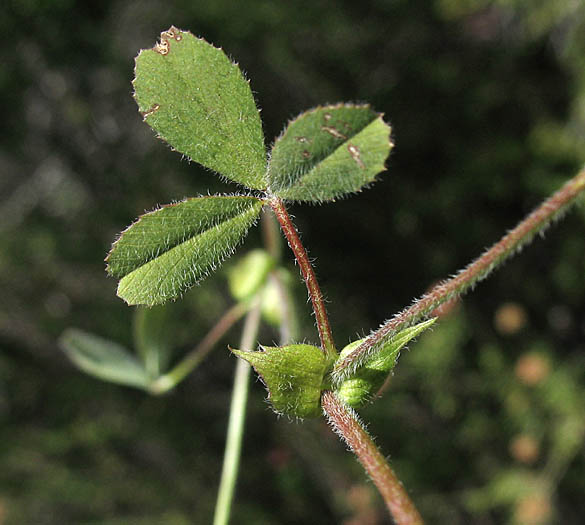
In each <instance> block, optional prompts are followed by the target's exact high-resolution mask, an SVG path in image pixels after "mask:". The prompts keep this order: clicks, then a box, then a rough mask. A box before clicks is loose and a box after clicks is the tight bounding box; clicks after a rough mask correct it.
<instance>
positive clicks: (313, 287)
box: [268, 197, 337, 359]
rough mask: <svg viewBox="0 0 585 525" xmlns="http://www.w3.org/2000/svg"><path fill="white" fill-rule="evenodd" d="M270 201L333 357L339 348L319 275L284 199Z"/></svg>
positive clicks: (323, 341)
mask: <svg viewBox="0 0 585 525" xmlns="http://www.w3.org/2000/svg"><path fill="white" fill-rule="evenodd" d="M268 203H269V204H270V206H271V208H272V210H273V211H274V214H275V215H276V218H277V219H278V222H279V223H280V227H281V228H282V232H283V233H284V236H285V237H286V239H287V241H288V244H289V246H290V248H291V250H292V251H293V253H294V256H295V259H296V260H297V264H298V265H299V268H300V270H301V275H302V276H303V280H304V281H305V285H306V286H307V290H308V292H309V297H310V299H311V303H312V305H313V311H314V312H315V321H316V323H317V330H318V331H319V339H320V341H321V349H322V350H323V353H324V354H325V355H326V356H327V357H328V358H330V359H333V358H335V356H336V355H337V350H336V349H335V343H334V342H333V335H332V333H331V326H330V324H329V317H328V316H327V309H326V308H325V300H324V298H323V294H322V293H321V289H320V288H319V283H318V282H317V277H316V276H315V272H314V271H313V266H312V265H311V261H309V256H308V255H307V252H306V250H305V248H304V246H303V243H302V242H301V239H300V238H299V234H298V232H297V230H296V228H295V226H294V224H293V222H292V220H291V218H290V215H289V214H288V212H287V211H286V207H285V206H284V203H283V202H282V200H281V199H279V198H278V197H272V198H271V199H270V200H269V201H268Z"/></svg>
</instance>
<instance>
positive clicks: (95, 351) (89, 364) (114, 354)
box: [59, 328, 150, 389]
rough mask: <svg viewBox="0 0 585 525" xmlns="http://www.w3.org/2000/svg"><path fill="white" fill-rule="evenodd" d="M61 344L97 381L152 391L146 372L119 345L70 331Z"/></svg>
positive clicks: (63, 336)
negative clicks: (149, 387)
mask: <svg viewBox="0 0 585 525" xmlns="http://www.w3.org/2000/svg"><path fill="white" fill-rule="evenodd" d="M59 344H60V346H61V347H62V348H63V350H64V351H65V353H66V354H67V356H68V357H69V359H71V361H73V363H74V364H75V365H77V366H78V367H79V368H81V370H83V371H84V372H86V373H88V374H90V375H92V376H94V377H97V378H99V379H103V380H105V381H110V382H111V383H119V384H122V385H128V386H134V387H138V388H143V389H146V388H148V384H149V382H150V376H149V375H148V373H147V372H146V370H145V368H144V367H143V366H142V364H141V363H140V361H138V359H136V357H134V355H132V354H131V353H130V352H129V351H128V350H126V349H125V348H124V347H123V346H120V345H119V344H116V343H114V342H112V341H109V340H107V339H103V338H101V337H98V336H97V335H93V334H89V333H87V332H84V331H82V330H77V329H75V328H70V329H68V330H66V331H65V332H64V333H63V335H62V336H61V338H60V340H59Z"/></svg>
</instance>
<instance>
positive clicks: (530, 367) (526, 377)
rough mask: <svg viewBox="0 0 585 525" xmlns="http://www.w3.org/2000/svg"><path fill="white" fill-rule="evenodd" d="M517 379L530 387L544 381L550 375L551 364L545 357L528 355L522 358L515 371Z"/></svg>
mask: <svg viewBox="0 0 585 525" xmlns="http://www.w3.org/2000/svg"><path fill="white" fill-rule="evenodd" d="M514 372H515V373H516V377H517V378H518V379H519V380H520V381H521V382H522V383H524V384H526V385H529V386H534V385H537V384H538V383H541V382H542V381H544V380H545V379H546V378H547V377H548V375H549V373H550V363H549V362H548V359H546V358H545V357H544V356H542V355H539V354H534V353H527V354H524V355H522V356H520V359H518V361H517V363H516V367H515V369H514Z"/></svg>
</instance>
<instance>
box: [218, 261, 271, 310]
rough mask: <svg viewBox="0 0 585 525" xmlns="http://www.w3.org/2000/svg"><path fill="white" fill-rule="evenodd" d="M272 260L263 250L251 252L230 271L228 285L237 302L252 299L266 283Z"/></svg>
mask: <svg viewBox="0 0 585 525" xmlns="http://www.w3.org/2000/svg"><path fill="white" fill-rule="evenodd" d="M273 267H274V258H273V257H272V256H271V255H270V254H269V253H268V252H266V251H265V250H252V251H251V252H249V253H247V254H246V255H245V256H244V257H243V258H242V259H241V260H240V261H238V263H237V264H236V265H235V266H234V267H233V268H232V269H231V271H230V273H229V278H228V283H229V287H230V292H231V294H232V295H233V296H234V298H235V299H236V300H238V301H244V300H246V299H249V298H250V297H252V296H253V295H254V294H255V293H256V292H257V291H258V290H259V289H260V287H261V286H262V285H264V284H265V283H266V278H267V276H268V273H269V272H270V270H272V268H273Z"/></svg>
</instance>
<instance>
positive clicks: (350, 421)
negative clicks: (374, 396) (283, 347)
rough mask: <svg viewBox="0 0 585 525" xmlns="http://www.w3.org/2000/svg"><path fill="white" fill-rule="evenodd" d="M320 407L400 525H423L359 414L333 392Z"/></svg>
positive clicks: (324, 397)
mask: <svg viewBox="0 0 585 525" xmlns="http://www.w3.org/2000/svg"><path fill="white" fill-rule="evenodd" d="M321 406H322V407H323V411H324V412H325V416H326V417H327V419H328V421H329V424H330V425H331V426H332V427H333V429H334V430H335V432H337V433H338V434H339V435H340V436H341V438H342V439H343V440H344V441H345V442H346V443H347V445H348V446H349V448H350V449H351V450H352V452H353V453H354V454H355V455H356V456H357V458H358V460H359V462H360V463H361V464H362V466H363V467H364V469H365V470H366V472H367V473H368V475H369V476H370V478H371V479H372V481H373V482H374V484H375V485H376V487H377V488H378V490H379V491H380V494H381V495H382V498H384V502H385V503H386V506H387V507H388V510H389V511H390V514H391V515H392V518H393V519H394V521H395V523H396V524H397V525H421V524H422V523H423V520H422V518H421V516H420V514H419V513H418V511H417V510H416V507H415V506H414V504H413V503H412V501H411V499H410V498H409V497H408V494H407V493H406V490H405V489H404V487H403V485H402V483H401V482H400V480H399V479H398V478H397V477H396V474H394V471H393V470H392V467H390V465H389V464H388V462H387V461H386V458H384V456H383V455H382V453H381V452H380V450H379V449H378V447H377V446H376V444H375V443H374V440H373V439H372V438H371V436H370V435H369V434H368V432H367V431H366V429H365V428H364V426H363V425H362V423H361V422H360V420H359V418H358V416H357V414H356V413H355V412H354V411H353V410H352V409H351V408H350V407H348V406H346V405H344V404H343V403H342V402H341V401H340V400H339V399H338V398H337V396H336V395H335V394H334V393H333V392H331V391H330V390H328V391H325V392H323V395H322V396H321Z"/></svg>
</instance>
